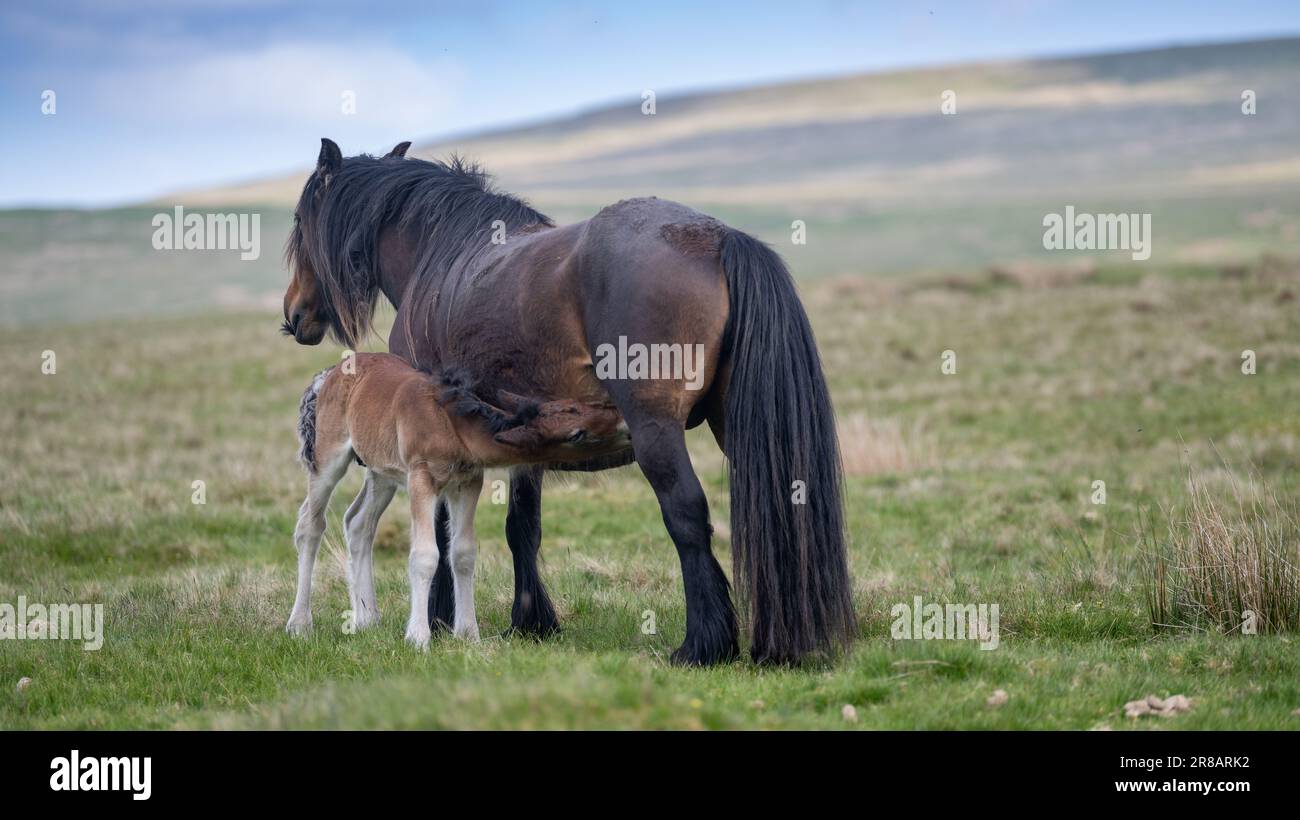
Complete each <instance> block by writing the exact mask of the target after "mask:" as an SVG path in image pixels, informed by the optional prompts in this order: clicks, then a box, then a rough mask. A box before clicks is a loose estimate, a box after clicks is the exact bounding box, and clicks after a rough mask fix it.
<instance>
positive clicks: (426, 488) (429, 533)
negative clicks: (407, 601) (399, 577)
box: [406, 464, 442, 649]
mask: <svg viewBox="0 0 1300 820" xmlns="http://www.w3.org/2000/svg"><path fill="white" fill-rule="evenodd" d="M441 489H442V488H441V486H440V485H439V483H438V482H437V481H435V479H434V477H433V475H432V474H431V473H430V472H429V470H428V468H427V467H426V466H425V465H423V464H421V465H417V466H415V467H413V468H411V470H410V471H409V472H408V473H407V477H406V492H407V494H408V495H409V496H410V498H411V557H410V560H409V562H408V565H407V575H408V577H409V578H410V581H411V617H410V618H409V619H408V620H407V622H406V640H407V641H408V642H409V643H410V644H411V645H413V646H415V647H417V648H419V649H428V648H429V636H430V635H431V634H432V632H431V630H430V629H429V587H430V586H431V585H432V583H433V573H434V570H436V569H437V567H438V539H437V538H436V537H435V536H434V532H433V526H434V507H435V505H437V503H438V493H439V491H440V490H441Z"/></svg>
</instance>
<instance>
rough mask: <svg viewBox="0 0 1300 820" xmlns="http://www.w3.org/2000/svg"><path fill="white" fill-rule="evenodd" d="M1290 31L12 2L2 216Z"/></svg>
mask: <svg viewBox="0 0 1300 820" xmlns="http://www.w3.org/2000/svg"><path fill="white" fill-rule="evenodd" d="M1290 34H1300V3H1298V2H1296V0H1260V1H1259V2H1250V0H1237V1H1236V2H1232V3H1227V2H1224V1H1223V0H1214V1H1213V2H1199V0H1188V1H1187V2H1145V3H1141V2H1139V3H1134V2H1132V0H1128V1H1127V2H1111V0H1092V2H1086V3H1081V2H1069V0H1059V1H1058V0H968V2H943V1H942V0H931V2H920V3H917V2H910V0H899V1H898V2H878V3H877V2H857V3H854V2H844V1H843V0H821V1H820V2H818V1H817V0H811V1H810V2H799V3H789V2H775V3H762V2H748V3H743V2H736V3H733V2H712V1H711V0H695V1H694V2H676V0H643V2H638V3H627V2H615V1H614V0H607V2H572V3H543V2H515V3H496V2H490V0H480V2H437V0H426V1H425V2H405V0H395V2H375V3H356V4H353V3H342V2H334V0H315V2H293V1H292V0H170V2H169V1H168V0H135V1H134V2H132V0H47V2H15V1H14V0H6V4H5V5H4V7H3V9H0V123H3V125H2V126H0V151H3V156H4V160H3V162H2V163H0V206H12V205H17V204H45V205H52V204H76V205H105V204H114V203H122V202H130V201H134V200H139V199H142V198H146V197H150V196H155V195H159V194H162V193H165V192H167V191H171V190H176V189H181V188H189V187H196V186H202V185H207V184H217V183H224V182H232V181H238V180H243V179H253V178H257V177H260V176H264V175H267V174H276V173H282V172H285V171H292V170H295V169H298V168H301V167H304V166H305V165H308V164H310V162H311V161H312V160H313V159H314V157H315V152H316V150H317V146H318V144H319V143H318V140H319V138H320V137H321V136H330V137H333V138H334V139H335V140H337V141H338V142H339V143H340V145H342V146H343V148H344V151H345V152H346V153H349V154H352V153H358V152H360V151H379V150H386V149H387V148H388V147H390V146H391V145H392V144H393V143H394V142H397V141H400V140H402V139H413V140H416V141H417V142H420V141H423V140H425V139H428V138H430V137H437V136H441V135H447V134H454V133H463V132H467V131H474V130H480V129H484V128H488V127H495V126H501V125H508V124H513V123H519V122H526V121H532V120H537V119H541V118H545V117H549V116H553V115H559V114H566V113H572V112H575V111H578V110H581V109H584V108H589V107H592V106H596V105H601V104H607V103H612V102H618V101H626V102H627V103H628V104H629V105H639V104H640V95H641V91H642V90H643V89H647V88H650V89H654V90H655V91H656V92H657V93H658V94H659V95H660V97H661V98H662V97H664V96H667V95H670V94H671V93H673V92H678V91H687V90H695V89H702V88H715V87H728V86H737V85H747V84H753V83H760V82H765V81H769V80H775V79H788V78H791V77H803V76H816V75H828V74H840V73H850V72H856V71H866V70H880V69H890V68H898V67H908V66H916V65H928V64H936V63H949V62H958V61H966V60H974V59H985V58H1009V57H1024V56H1039V55H1055V54H1071V53H1081V52H1089V51H1099V50H1113V49H1120V48H1128V47H1141V46H1153V45H1168V44H1174V43H1190V42H1203V41H1210V40H1231V39H1243V38H1247V37H1255V36H1282V35H1290ZM47 89H49V90H53V91H54V92H55V94H56V105H57V113H56V114H54V115H53V116H48V115H44V114H42V111H41V105H42V92H44V91H45V90H47ZM344 90H351V91H354V92H355V93H356V113H355V114H354V115H352V116H345V115H344V114H343V113H342V111H341V95H342V92H343V91H344Z"/></svg>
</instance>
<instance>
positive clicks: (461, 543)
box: [447, 473, 483, 641]
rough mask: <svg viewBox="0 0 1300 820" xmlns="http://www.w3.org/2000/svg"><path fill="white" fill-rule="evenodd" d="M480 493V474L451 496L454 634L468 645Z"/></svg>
mask: <svg viewBox="0 0 1300 820" xmlns="http://www.w3.org/2000/svg"><path fill="white" fill-rule="evenodd" d="M482 491H483V474H482V473H476V474H475V475H474V476H473V477H471V478H468V479H466V480H464V481H462V482H459V483H458V484H457V485H456V486H455V489H454V490H452V491H449V492H448V493H447V495H448V496H450V499H449V502H450V503H449V505H448V506H449V507H450V511H451V534H450V538H449V539H448V540H449V541H450V542H451V560H450V562H449V563H450V564H451V570H452V573H453V580H454V583H455V592H456V615H455V626H454V634H455V635H456V637H458V638H464V639H465V640H468V641H477V640H478V616H477V614H476V612H475V610H474V564H475V562H476V561H477V559H478V540H477V539H476V537H475V535H474V511H475V509H476V508H477V507H478V498H479V494H480V493H481V492H482Z"/></svg>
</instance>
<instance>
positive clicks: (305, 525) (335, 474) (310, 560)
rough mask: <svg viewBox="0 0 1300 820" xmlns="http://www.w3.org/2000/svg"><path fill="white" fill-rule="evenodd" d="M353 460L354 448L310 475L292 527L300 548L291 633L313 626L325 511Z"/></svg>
mask: <svg viewBox="0 0 1300 820" xmlns="http://www.w3.org/2000/svg"><path fill="white" fill-rule="evenodd" d="M351 460H352V453H351V451H347V452H344V453H342V454H339V455H336V456H335V457H334V458H333V459H332V460H330V461H329V462H327V463H324V464H321V465H320V466H319V467H318V469H317V472H315V473H313V474H312V475H310V476H309V477H308V478H307V498H306V499H304V500H303V502H302V507H300V508H299V510H298V525H297V526H296V527H294V530H293V545H294V547H295V548H296V549H297V550H298V593H297V595H296V596H295V597H294V600H293V611H292V612H290V613H289V622H288V623H287V624H285V627H284V628H285V631H286V632H289V633H290V634H294V635H302V634H305V633H306V632H307V631H308V630H309V629H311V575H312V571H313V570H314V569H315V568H316V552H317V550H319V549H320V540H321V536H323V535H324V534H325V511H326V510H327V509H328V508H329V504H330V496H331V495H333V493H334V488H335V487H336V486H338V483H339V481H340V480H341V479H342V478H343V475H344V473H346V472H347V471H348V463H349V462H350V461H351Z"/></svg>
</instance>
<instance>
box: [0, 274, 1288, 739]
mask: <svg viewBox="0 0 1300 820" xmlns="http://www.w3.org/2000/svg"><path fill="white" fill-rule="evenodd" d="M1298 295H1300V267H1298V266H1295V265H1292V264H1285V263H1280V262H1277V261H1275V260H1274V261H1266V262H1264V263H1260V264H1255V265H1251V266H1249V267H1247V268H1230V269H1224V270H1220V269H1219V268H1218V267H1210V266H1198V265H1195V264H1182V265H1175V264H1165V265H1154V264H1152V265H1145V266H1119V267H1105V266H1103V267H1101V268H1099V269H1096V270H1095V271H1093V272H1091V273H1087V274H1078V273H1074V274H1069V275H1067V273H1066V272H1063V271H1052V270H1046V271H1037V272H1032V271H1031V272H1030V273H1029V274H1024V275H1020V274H1017V273H1014V272H1012V273H1006V272H1004V273H1001V274H997V275H994V274H971V275H968V276H964V277H960V278H954V277H948V278H934V279H930V280H925V279H918V278H915V277H913V278H910V279H906V280H903V279H898V280H894V279H863V278H836V277H831V278H824V279H821V280H819V281H817V282H815V283H808V284H806V285H805V287H804V296H805V301H806V303H807V305H808V307H809V311H810V313H811V315H812V317H813V321H814V325H815V327H816V330H817V332H818V336H819V340H820V343H821V346H822V350H823V355H824V357H825V359H826V363H827V367H828V371H829V374H830V378H831V381H832V391H833V395H834V400H835V404H836V408H837V411H838V414H839V417H840V423H841V427H842V429H843V430H844V434H843V435H844V437H845V442H844V451H845V459H846V462H847V463H848V465H849V468H850V470H849V472H850V474H849V476H848V479H847V482H848V485H847V518H848V526H849V529H850V536H851V545H852V546H851V564H852V572H853V576H854V579H855V585H856V594H855V599H856V607H857V610H858V612H859V613H860V617H861V634H860V636H859V639H858V640H857V642H856V644H855V646H854V648H853V649H852V651H851V652H850V653H849V654H848V655H847V656H845V657H842V658H840V659H839V660H838V661H836V662H835V663H833V664H826V665H821V666H816V667H812V668H807V669H800V670H786V669H759V668H755V667H753V666H752V665H750V664H748V663H747V662H737V663H735V664H732V665H730V666H726V667H722V668H715V669H707V670H684V669H677V668H674V667H671V666H669V665H668V663H667V656H668V654H669V652H671V650H672V649H673V648H674V647H675V646H676V644H677V643H678V642H679V641H680V639H681V635H682V632H683V625H684V607H683V603H682V599H681V586H680V575H679V570H678V566H677V561H676V555H675V552H674V550H673V548H672V545H671V543H670V542H669V540H668V537H667V534H666V533H665V531H664V529H663V526H662V523H661V521H660V518H659V511H658V509H657V506H656V504H655V502H654V498H653V495H652V493H651V492H650V490H649V487H648V486H647V485H646V483H645V482H644V481H643V480H642V479H641V477H640V475H639V473H637V472H636V471H635V468H628V469H624V470H621V471H617V472H613V473H607V474H602V475H599V476H590V477H583V478H577V479H568V480H564V481H556V482H554V483H551V484H549V485H548V487H547V490H546V493H545V501H544V505H543V509H544V517H543V529H544V536H543V559H544V566H543V574H544V577H545V578H546V580H547V582H548V584H549V586H550V589H551V591H552V593H553V595H554V597H555V599H556V603H557V606H558V607H559V609H560V611H561V617H562V619H563V624H564V632H563V633H562V635H561V636H559V637H558V638H556V639H554V640H551V641H548V642H545V643H540V644H539V643H534V642H531V641H528V640H522V639H517V638H500V637H491V636H496V635H499V634H500V633H502V632H503V630H505V628H506V627H507V626H508V622H509V608H510V596H511V582H510V577H511V575H510V558H509V553H508V551H507V548H506V545H505V542H504V535H503V533H504V525H503V521H504V514H505V507H504V506H503V505H499V504H493V503H490V499H489V498H485V499H484V503H483V504H481V505H480V507H479V519H478V532H479V536H480V549H481V552H480V570H479V583H478V597H479V601H480V625H481V627H482V629H483V631H484V635H485V636H489V637H486V638H485V640H484V641H482V642H481V643H480V644H477V645H464V644H461V643H458V642H456V641H454V640H452V639H449V638H442V639H439V640H435V643H434V645H433V647H432V649H431V651H430V652H429V653H428V654H419V653H416V652H414V651H413V650H411V649H410V648H409V647H408V646H406V645H405V644H404V643H403V641H402V631H403V626H404V624H403V620H404V607H405V603H404V602H405V596H406V580H405V546H406V535H407V517H406V514H405V512H404V510H403V509H402V507H403V504H401V503H396V504H394V506H393V507H392V508H391V509H390V512H389V514H388V516H387V517H386V519H385V523H384V524H383V525H382V527H381V529H380V534H379V539H378V548H377V557H376V560H377V580H378V591H379V601H380V606H381V608H382V609H383V612H384V620H383V622H382V624H381V625H380V626H379V627H378V628H377V629H375V630H373V631H371V632H368V633H365V634H360V635H349V634H345V631H344V630H343V628H342V624H343V620H342V613H343V611H344V610H345V609H346V606H347V604H346V602H347V596H346V591H345V582H344V561H343V547H342V544H341V538H340V535H339V528H338V524H339V517H340V516H341V514H342V509H343V507H344V506H345V505H346V502H347V501H348V500H350V498H351V494H352V492H353V491H355V489H356V487H357V486H358V484H359V478H358V476H356V475H354V476H352V477H351V478H349V480H348V481H347V482H346V483H345V484H344V485H343V487H342V488H341V489H340V492H339V494H338V495H336V497H335V504H334V507H333V512H332V513H331V533H330V535H329V536H327V538H328V540H327V542H326V546H325V548H324V551H323V555H322V560H321V561H320V563H319V564H318V569H317V586H316V597H315V606H314V611H315V622H316V631H315V633H314V634H313V635H312V637H310V638H309V639H306V640H295V639H292V638H290V637H288V636H286V635H284V634H283V631H282V627H283V623H284V620H285V618H286V617H287V615H288V611H289V608H290V604H291V602H292V593H293V591H292V585H293V580H294V574H295V568H294V558H293V548H292V544H291V539H290V533H291V531H292V527H293V522H294V519H295V515H296V509H297V505H298V503H299V501H300V500H301V491H302V489H303V485H304V481H303V476H302V474H301V472H300V469H299V468H298V466H297V464H296V463H295V460H294V456H295V448H296V441H295V437H294V433H293V429H294V423H295V421H296V406H297V399H298V396H299V394H300V393H301V391H302V388H303V387H304V385H305V384H306V382H307V381H308V380H309V378H310V377H311V374H312V373H314V372H315V371H316V370H318V369H320V368H321V367H323V366H325V365H327V364H329V363H331V362H332V361H333V360H334V358H335V357H336V356H337V355H338V352H337V351H336V350H333V349H331V348H329V347H328V346H326V347H322V348H318V349H306V348H301V347H298V346H296V345H294V344H292V343H291V342H289V341H288V340H284V339H282V338H281V337H279V336H278V335H277V334H276V327H277V317H276V315H275V311H274V310H269V309H263V310H258V311H255V312H244V313H235V314H220V315H207V314H202V313H200V314H195V315H193V316H181V317H175V318H161V319H160V318H151V319H144V320H139V321H133V322H125V321H121V320H104V321H100V322H90V323H81V324H61V325H55V326H48V327H42V326H38V325H30V324H29V325H24V326H21V327H11V328H7V329H2V330H0V366H2V367H3V372H4V373H5V378H4V379H3V380H2V381H0V391H2V392H3V397H2V398H3V409H4V412H3V413H0V463H3V465H4V469H3V470H0V567H3V570H2V571H0V601H2V602H9V603H13V602H15V601H16V599H17V597H18V596H19V595H25V596H26V597H27V598H28V600H31V601H44V602H73V601H76V602H83V601H84V602H102V603H103V604H104V605H105V611H106V625H105V642H104V646H103V648H102V649H101V650H99V651H95V652H88V651H84V650H83V649H82V648H81V645H80V644H79V643H75V642H68V641H39V642H37V641H22V642H20V641H12V640H2V641H0V728H7V729H14V728H19V729H22V728H71V727H93V728H128V727H147V728H173V727H220V728H270V727H277V728H279V727H285V728H289V727H293V728H298V727H355V728H399V727H400V728H407V727H412V728H413V727H453V728H518V727H530V728H577V727H581V728H605V727H610V728H931V729H940V728H1070V729H1090V728H1112V729H1127V728H1138V729H1145V728H1156V729H1173V728H1178V729H1194V728H1195V729H1205V728H1300V713H1298V712H1297V710H1300V652H1297V645H1296V641H1297V639H1298V638H1300V636H1295V635H1255V636H1244V635H1234V636H1221V635H1217V634H1203V633H1199V634H1198V633H1177V632H1174V633H1171V632H1163V633H1159V634H1157V633H1156V632H1155V631H1153V629H1152V628H1151V626H1150V623H1149V619H1148V617H1147V610H1146V605H1145V594H1144V586H1143V578H1144V576H1143V572H1142V563H1143V561H1142V554H1141V544H1140V539H1139V537H1138V531H1139V528H1140V522H1139V516H1140V514H1142V513H1144V512H1151V513H1152V514H1154V515H1156V516H1157V517H1159V516H1161V515H1163V514H1164V513H1162V512H1161V510H1168V511H1169V514H1171V515H1173V516H1175V517H1176V516H1177V514H1178V512H1177V511H1178V509H1179V508H1180V505H1181V504H1183V503H1184V502H1185V496H1186V477H1187V472H1188V470H1193V471H1195V472H1196V473H1197V474H1198V475H1199V476H1200V477H1201V479H1202V480H1204V481H1205V482H1206V483H1207V484H1208V486H1210V487H1211V488H1213V489H1215V490H1216V491H1218V492H1220V493H1223V494H1225V495H1226V494H1227V493H1228V492H1229V483H1230V475H1231V474H1232V473H1233V472H1235V473H1237V474H1238V475H1241V476H1246V475H1248V474H1251V473H1254V474H1255V475H1256V476H1257V477H1258V478H1259V479H1261V480H1262V481H1265V482H1267V483H1268V484H1269V485H1270V486H1271V487H1272V488H1273V489H1274V490H1275V491H1277V492H1278V493H1280V494H1282V495H1283V496H1285V497H1287V498H1291V499H1294V498H1296V497H1297V495H1300V493H1297V488H1296V484H1295V479H1296V471H1295V465H1296V463H1297V455H1300V415H1298V414H1297V413H1296V412H1295V408H1296V406H1297V402H1298V401H1300V344H1297V341H1296V339H1297V333H1296V331H1297V320H1296V304H1297V302H1296V299H1297V296H1298ZM1246 349H1251V350H1254V351H1255V352H1256V354H1257V356H1258V372H1257V373H1256V374H1255V375H1244V374H1243V373H1242V372H1241V369H1240V365H1241V353H1242V351H1243V350H1246ZM45 350H53V351H55V353H56V355H57V373H56V374H54V375H43V374H42V372H41V363H42V358H41V357H42V352H43V351H45ZM945 350H951V351H953V352H954V353H955V354H956V356H957V372H956V373H955V374H952V375H944V374H942V373H941V372H940V357H941V354H942V352H943V351H945ZM692 436H693V437H692V453H693V457H694V458H695V461H696V465H697V469H698V471H699V472H700V475H701V478H702V480H703V481H704V483H705V486H706V489H707V492H708V494H709V498H710V503H711V507H712V510H713V516H714V519H715V522H716V523H717V524H718V530H719V538H718V539H717V542H716V544H715V549H716V550H717V551H718V552H719V553H720V555H721V557H722V560H723V562H724V564H726V563H727V562H728V559H729V556H728V555H727V552H728V543H727V538H726V536H727V529H726V527H725V526H724V525H723V522H725V521H726V520H727V515H726V510H727V493H726V486H725V477H724V468H723V461H722V459H721V456H720V455H719V454H718V452H717V451H716V449H715V448H714V447H713V446H712V443H711V440H710V439H709V437H708V435H707V433H704V432H703V431H695V432H694V433H693V434H692ZM498 478H503V476H494V475H490V476H489V492H490V490H491V482H492V481H493V480H494V479H498ZM196 480H201V481H203V482H205V486H206V504H203V505H196V504H193V503H192V501H191V496H192V493H193V492H194V491H193V489H192V487H193V482H195V481H196ZM1098 480H1101V481H1104V482H1105V483H1106V488H1107V500H1106V501H1107V503H1105V504H1104V505H1098V504H1094V503H1092V501H1091V499H1090V496H1091V494H1092V492H1093V482H1094V481H1098ZM914 595H921V596H923V597H924V599H925V600H926V601H927V602H945V601H954V602H963V603H966V602H982V603H990V604H991V603H996V604H998V605H999V607H1000V611H1001V618H1000V626H1001V642H1000V646H999V647H998V648H997V649H996V650H993V651H981V650H979V649H978V648H977V647H976V646H975V645H974V644H973V643H969V642H955V641H895V640H893V639H891V636H890V621H891V618H890V616H889V611H890V607H891V606H893V605H894V604H895V603H901V602H910V601H911V600H912V596H914ZM646 610H651V611H653V612H654V613H655V616H656V621H657V634H651V635H646V634H643V633H642V631H641V625H642V613H643V612H645V611H646ZM23 677H28V678H30V679H31V682H30V685H28V686H27V687H26V688H25V689H23V690H21V691H18V690H17V689H16V686H15V684H16V683H17V681H18V680H19V679H20V678H23ZM998 689H1001V690H1004V691H1005V692H1006V693H1007V700H1006V702H1005V703H1004V704H1003V705H1001V706H1000V707H999V706H991V705H989V704H988V703H987V700H988V698H989V697H990V695H991V694H992V693H993V692H994V691H995V690H998ZM1179 693H1181V694H1185V695H1187V696H1188V697H1190V698H1191V699H1192V702H1193V707H1192V710H1191V711H1190V712H1188V713H1185V714H1182V715H1179V716H1176V717H1172V718H1159V717H1146V718H1141V719H1138V720H1134V719H1129V718H1125V717H1124V715H1123V704H1124V703H1125V702H1126V701H1129V700H1133V699H1136V698H1141V697H1144V696H1147V695H1151V694H1155V695H1160V696H1165V695H1171V694H1179ZM846 705H851V706H853V707H854V711H855V714H856V719H848V718H846V717H845V716H844V712H845V706H846Z"/></svg>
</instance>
